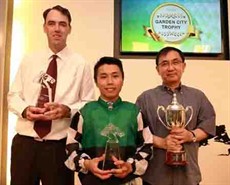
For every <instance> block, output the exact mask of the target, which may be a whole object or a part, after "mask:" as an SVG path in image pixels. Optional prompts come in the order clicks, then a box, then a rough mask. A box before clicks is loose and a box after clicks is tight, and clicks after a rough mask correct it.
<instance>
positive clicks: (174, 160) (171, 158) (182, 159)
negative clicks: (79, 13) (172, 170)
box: [165, 151, 187, 166]
mask: <svg viewBox="0 0 230 185" xmlns="http://www.w3.org/2000/svg"><path fill="white" fill-rule="evenodd" d="M165 163H166V164H167V165H171V166H185V165H187V162H186V153H185V151H178V152H166V160H165Z"/></svg>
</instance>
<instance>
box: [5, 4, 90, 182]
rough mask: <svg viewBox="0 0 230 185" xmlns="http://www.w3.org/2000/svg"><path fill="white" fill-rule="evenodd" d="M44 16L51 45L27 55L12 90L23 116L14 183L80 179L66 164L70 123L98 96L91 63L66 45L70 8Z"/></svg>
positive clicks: (12, 106) (12, 102)
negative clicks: (95, 95)
mask: <svg viewBox="0 0 230 185" xmlns="http://www.w3.org/2000/svg"><path fill="white" fill-rule="evenodd" d="M43 18H44V25H43V28H44V32H45V33H46V35H47V39H48V47H47V49H46V50H44V51H41V52H38V53H34V54H31V55H28V56H26V57H24V59H23V61H22V62H21V64H20V67H19V69H18V72H17V75H16V78H15V80H14V82H13V84H12V87H11V89H10V91H9V93H8V104H9V110H10V111H12V112H13V113H15V114H16V115H17V116H18V120H17V124H16V132H17V134H16V135H15V137H14V138H13V142H12V156H11V185H38V184H39V182H40V181H41V182H42V184H43V185H71V184H72V185H73V184H74V180H73V173H72V172H71V171H70V170H68V169H67V168H66V167H65V165H64V161H65V160H66V152H65V143H66V137H67V128H68V127H69V125H70V119H71V116H72V115H73V114H75V112H76V111H77V110H78V109H80V108H81V107H82V106H83V105H84V104H85V103H86V102H88V101H91V100H93V99H94V85H93V79H92V76H91V71H90V67H89V65H88V64H87V63H86V62H85V60H84V59H83V58H82V57H81V56H80V55H78V54H76V53H74V52H72V51H71V50H70V49H69V48H68V47H67V44H66V40H67V37H68V35H69V34H70V32H71V15H70V12H69V10H68V9H66V8H63V7H61V6H59V5H57V6H54V7H52V8H49V9H47V10H45V11H44V13H43ZM35 36H36V35H35Z"/></svg>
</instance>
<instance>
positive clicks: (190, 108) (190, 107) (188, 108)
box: [184, 106, 193, 127]
mask: <svg viewBox="0 0 230 185" xmlns="http://www.w3.org/2000/svg"><path fill="white" fill-rule="evenodd" d="M188 110H190V111H191V115H190V117H189V119H188V122H187V123H186V124H185V126H184V127H186V126H187V125H188V124H189V123H190V121H191V120H192V116H193V108H192V106H187V107H186V109H185V112H187V111H188Z"/></svg>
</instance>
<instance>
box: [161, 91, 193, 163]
mask: <svg viewBox="0 0 230 185" xmlns="http://www.w3.org/2000/svg"><path fill="white" fill-rule="evenodd" d="M160 110H162V111H163V112H164V114H165V121H166V123H165V122H163V121H162V119H161V117H160V114H159V113H160ZM188 110H190V113H191V115H190V117H189V119H188V121H187V123H186V112H187V111H188ZM157 116H158V119H159V120H160V122H161V123H162V124H163V125H164V126H165V127H166V128H167V129H168V130H172V129H174V128H185V127H186V126H187V125H188V124H189V122H190V121H191V119H192V116H193V109H192V107H191V106H187V107H186V108H184V107H183V106H182V105H180V104H179V103H178V102H177V98H176V94H175V93H174V94H173V99H172V103H171V104H170V105H168V107H167V108H164V107H163V106H161V105H159V106H158V108H157ZM165 163H166V164H168V165H173V166H184V165H186V164H187V162H186V153H185V151H184V149H183V148H182V149H181V150H180V151H167V152H166V161H165Z"/></svg>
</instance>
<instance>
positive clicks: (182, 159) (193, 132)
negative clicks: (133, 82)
mask: <svg viewBox="0 0 230 185" xmlns="http://www.w3.org/2000/svg"><path fill="white" fill-rule="evenodd" d="M185 68H186V63H185V58H184V55H183V53H182V52H181V51H180V50H179V49H177V48H174V47H165V48H163V49H162V50H161V51H159V53H158V55H157V56H156V70H157V72H158V74H159V75H160V76H161V78H162V85H159V86H157V87H155V88H153V89H150V90H147V91H145V92H143V93H142V94H141V95H140V96H139V97H138V98H137V101H136V104H137V105H138V106H139V107H140V109H141V112H142V116H143V120H144V122H145V124H149V127H150V130H151V132H152V133H153V146H154V150H153V151H154V157H153V159H152V161H151V162H150V164H149V166H148V169H147V171H146V173H145V174H144V176H143V185H153V184H157V185H166V184H167V185H168V184H170V185H198V184H199V183H200V182H201V172H200V168H199V165H198V148H199V141H201V140H203V139H205V138H210V137H213V136H214V135H215V111H214V108H213V106H212V104H211V103H210V101H209V100H208V98H207V97H206V95H205V94H204V93H203V92H202V91H200V90H198V89H195V88H192V87H188V86H185V85H183V84H182V83H181V77H182V74H183V72H184V70H185Z"/></svg>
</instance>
